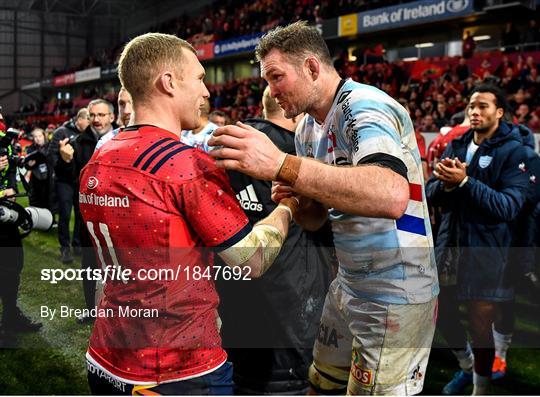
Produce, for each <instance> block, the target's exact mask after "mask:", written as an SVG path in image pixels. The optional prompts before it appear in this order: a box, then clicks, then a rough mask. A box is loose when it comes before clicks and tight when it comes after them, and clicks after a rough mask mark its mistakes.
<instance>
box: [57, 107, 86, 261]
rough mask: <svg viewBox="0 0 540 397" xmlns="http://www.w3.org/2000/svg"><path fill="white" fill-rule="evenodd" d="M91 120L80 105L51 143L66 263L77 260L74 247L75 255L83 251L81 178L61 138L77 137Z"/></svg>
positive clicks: (60, 231) (59, 237)
mask: <svg viewBox="0 0 540 397" xmlns="http://www.w3.org/2000/svg"><path fill="white" fill-rule="evenodd" d="M89 124H90V119H89V117H88V109H87V108H82V109H80V110H79V111H78V112H77V115H76V116H75V117H74V118H73V119H71V120H69V121H67V122H66V123H64V125H62V126H61V127H59V128H58V129H57V130H56V131H54V133H53V139H52V141H50V145H49V153H48V158H47V163H48V166H49V170H51V171H52V172H54V176H53V180H54V181H53V183H54V188H55V191H56V198H57V202H58V242H59V243H60V255H61V261H62V263H64V264H69V263H72V262H73V255H72V251H71V249H72V248H73V253H75V255H80V254H81V252H82V251H81V242H80V240H79V234H80V227H81V220H80V213H79V210H78V205H77V202H78V195H77V191H78V190H77V180H76V177H75V175H74V174H73V168H72V166H71V165H70V164H69V163H67V162H65V161H64V160H63V159H62V156H61V155H60V142H61V141H65V140H66V139H68V140H75V139H76V138H77V136H79V135H80V134H81V133H82V132H83V131H85V130H86V128H87V127H88V126H89ZM72 209H74V214H75V224H74V228H73V235H72V237H71V239H70V233H69V221H70V219H71V211H72Z"/></svg>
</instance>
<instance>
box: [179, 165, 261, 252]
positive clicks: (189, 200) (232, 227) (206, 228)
mask: <svg viewBox="0 0 540 397" xmlns="http://www.w3.org/2000/svg"><path fill="white" fill-rule="evenodd" d="M175 190H176V191H175V192H174V193H173V194H175V195H176V196H177V201H178V202H179V203H180V205H181V208H182V213H183V215H184V216H185V218H186V221H187V223H188V224H189V225H190V226H191V227H192V228H193V230H194V231H195V232H196V233H197V234H198V235H199V237H200V238H201V239H202V241H203V243H204V245H205V246H207V247H214V248H216V249H217V250H218V251H220V250H224V249H226V248H229V247H231V246H233V245H234V244H236V243H237V242H238V241H240V240H242V239H243V238H244V237H245V236H246V235H247V234H248V233H249V232H250V231H251V225H250V224H249V221H248V218H247V217H246V214H245V213H244V211H243V210H242V208H241V207H240V204H239V203H238V200H237V199H236V197H235V195H234V192H233V190H232V188H231V186H230V184H229V180H228V178H227V175H226V174H225V172H224V171H223V170H220V169H214V170H212V171H211V172H206V173H204V174H203V175H201V176H199V177H198V178H196V179H193V180H191V181H186V182H184V183H183V184H181V185H180V186H177V187H176V188H175Z"/></svg>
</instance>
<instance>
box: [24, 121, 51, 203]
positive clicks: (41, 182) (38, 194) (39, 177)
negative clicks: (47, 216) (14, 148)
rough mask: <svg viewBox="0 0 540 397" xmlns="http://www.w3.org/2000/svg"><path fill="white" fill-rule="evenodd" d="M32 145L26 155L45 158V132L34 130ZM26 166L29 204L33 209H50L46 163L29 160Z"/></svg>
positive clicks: (46, 150) (47, 148)
mask: <svg viewBox="0 0 540 397" xmlns="http://www.w3.org/2000/svg"><path fill="white" fill-rule="evenodd" d="M32 141H33V142H32V144H31V145H30V146H28V148H27V149H26V154H31V153H33V152H40V153H42V154H43V156H44V157H45V158H46V157H47V154H48V150H49V142H48V141H47V137H46V136H45V131H43V130H42V129H41V128H35V129H34V130H33V131H32ZM28 166H29V167H30V168H31V170H29V171H28V172H27V174H26V176H25V177H26V179H27V181H28V182H29V185H30V196H29V204H30V205H31V206H34V207H40V208H47V209H51V205H50V201H49V199H50V192H49V187H50V181H49V178H50V174H49V168H48V167H47V162H44V163H41V164H35V160H30V161H29V162H28Z"/></svg>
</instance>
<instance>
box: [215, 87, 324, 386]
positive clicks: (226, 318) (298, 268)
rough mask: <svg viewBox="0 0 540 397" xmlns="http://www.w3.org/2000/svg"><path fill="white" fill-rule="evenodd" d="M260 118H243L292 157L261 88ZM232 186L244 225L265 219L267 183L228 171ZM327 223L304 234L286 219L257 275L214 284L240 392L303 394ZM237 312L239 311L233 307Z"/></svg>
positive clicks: (289, 133) (281, 121)
mask: <svg viewBox="0 0 540 397" xmlns="http://www.w3.org/2000/svg"><path fill="white" fill-rule="evenodd" d="M263 108H264V116H265V119H249V120H246V121H245V123H246V124H248V125H251V126H253V127H255V128H257V129H258V130H259V131H262V132H264V133H265V134H267V135H268V136H269V137H270V139H271V140H272V142H274V143H275V144H276V145H277V146H278V147H279V148H280V149H281V150H283V151H284V152H286V153H290V154H295V153H296V152H295V146H294V129H295V128H296V124H297V123H298V121H299V120H300V117H296V118H295V119H286V118H285V117H284V116H283V109H281V107H280V106H279V105H278V104H277V102H276V101H275V100H274V99H273V98H271V97H270V93H269V89H268V88H267V89H266V90H265V91H264V95H263ZM228 174H229V178H230V181H231V186H232V187H233V189H234V191H235V192H236V193H238V194H237V198H238V200H239V201H240V204H241V206H242V208H243V209H244V211H245V212H246V215H247V216H248V218H249V220H250V222H251V223H252V224H255V223H256V222H258V221H260V220H261V219H263V218H265V217H266V216H267V215H268V214H269V213H270V212H272V210H273V209H274V208H275V207H276V205H277V204H275V203H274V202H272V200H271V187H272V184H271V182H269V181H262V180H258V179H254V178H251V177H249V176H247V175H244V174H241V173H239V172H234V171H228ZM332 247H333V242H332V233H331V230H330V225H329V224H328V223H327V224H325V225H324V226H323V227H322V228H321V229H320V230H318V231H317V232H308V231H305V230H303V229H302V228H301V227H299V226H298V225H296V224H294V223H293V224H291V226H290V228H289V236H288V237H287V239H286V240H285V243H284V245H283V248H282V249H281V252H280V254H279V256H278V257H277V258H276V261H275V262H274V265H272V268H271V269H270V270H269V271H268V272H267V273H266V274H265V275H264V276H263V277H261V278H260V279H257V280H251V281H249V282H246V281H242V280H240V281H223V280H221V281H219V282H218V284H217V286H218V291H219V293H220V299H221V305H220V316H221V318H222V320H223V327H222V336H223V345H224V346H225V347H226V348H227V353H228V354H229V360H230V361H231V362H232V363H233V365H234V375H233V379H234V382H235V387H236V389H237V392H238V393H239V394H302V395H305V394H306V392H307V391H308V389H309V383H308V380H307V379H308V368H309V365H310V364H311V361H312V348H313V344H314V342H315V338H316V337H317V334H318V331H319V326H318V324H319V319H320V316H321V312H322V307H323V303H324V299H325V296H326V292H327V290H328V286H329V284H330V282H331V280H332V279H333V277H334V276H333V270H332V254H333V249H332ZM240 306H241V307H242V310H238V307H240Z"/></svg>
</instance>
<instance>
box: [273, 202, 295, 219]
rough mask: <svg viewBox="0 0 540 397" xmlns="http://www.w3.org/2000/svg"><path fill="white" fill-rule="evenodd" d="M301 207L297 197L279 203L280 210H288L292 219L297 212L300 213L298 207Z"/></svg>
mask: <svg viewBox="0 0 540 397" xmlns="http://www.w3.org/2000/svg"><path fill="white" fill-rule="evenodd" d="M299 205H300V200H298V198H296V197H287V198H284V199H282V200H281V201H280V202H279V205H278V208H280V207H281V208H283V207H284V209H286V210H288V211H289V213H290V214H291V219H292V218H293V217H294V215H295V214H296V212H297V211H298V206H299Z"/></svg>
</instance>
